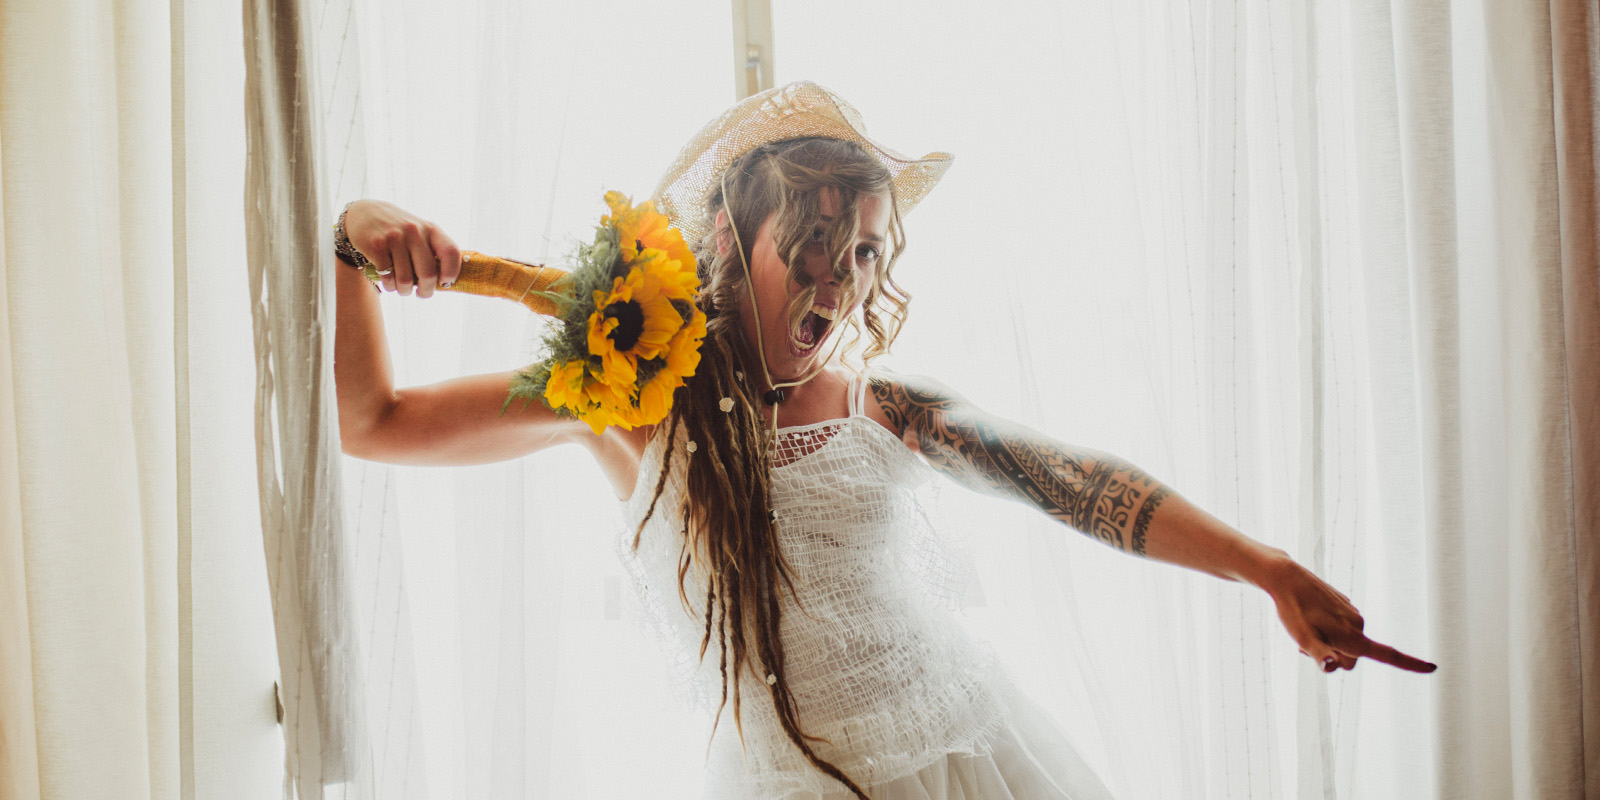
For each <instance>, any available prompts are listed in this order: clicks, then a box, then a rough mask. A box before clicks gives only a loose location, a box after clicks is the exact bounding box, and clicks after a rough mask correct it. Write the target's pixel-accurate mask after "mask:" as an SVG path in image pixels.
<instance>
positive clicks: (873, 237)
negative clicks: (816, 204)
mask: <svg viewBox="0 0 1600 800" xmlns="http://www.w3.org/2000/svg"><path fill="white" fill-rule="evenodd" d="M818 216H820V217H822V221H823V222H832V221H833V217H830V216H828V215H827V214H820V215H818ZM861 238H863V239H866V240H867V241H869V242H872V243H873V244H883V237H882V236H879V235H878V234H876V233H868V234H863V235H862V237H861Z"/></svg>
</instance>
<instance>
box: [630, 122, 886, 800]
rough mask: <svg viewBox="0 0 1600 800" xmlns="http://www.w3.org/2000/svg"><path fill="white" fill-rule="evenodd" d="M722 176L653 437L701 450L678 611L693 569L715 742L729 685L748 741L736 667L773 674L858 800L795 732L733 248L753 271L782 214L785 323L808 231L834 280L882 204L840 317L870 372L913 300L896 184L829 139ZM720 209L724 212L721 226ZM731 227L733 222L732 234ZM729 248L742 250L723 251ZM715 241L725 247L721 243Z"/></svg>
mask: <svg viewBox="0 0 1600 800" xmlns="http://www.w3.org/2000/svg"><path fill="white" fill-rule="evenodd" d="M725 177H726V180H725V182H724V184H723V187H725V190H726V191H727V192H728V194H729V196H730V198H731V201H730V200H729V198H724V197H723V195H722V192H723V191H724V189H723V188H722V187H719V188H718V189H717V191H716V192H715V193H714V194H713V195H712V196H711V198H710V199H709V200H708V202H707V205H706V208H705V213H706V215H707V220H708V221H709V222H710V223H711V224H709V225H708V230H709V232H708V233H707V234H706V235H705V237H704V238H703V239H702V240H701V241H700V242H698V243H695V245H694V249H695V255H696V258H697V261H698V271H699V276H700V281H701V291H700V295H699V300H698V303H699V305H700V307H701V309H702V310H703V311H705V314H706V338H705V343H704V344H703V345H702V348H701V359H700V366H699V368H698V370H697V372H696V374H695V376H694V377H693V378H691V379H689V380H688V381H687V382H686V383H685V385H684V386H683V387H681V388H679V389H678V390H677V394H676V396H675V397H674V398H673V405H672V413H671V414H670V415H669V416H668V418H667V419H666V420H665V421H663V422H662V423H661V425H660V427H659V428H658V429H657V431H656V435H665V436H666V437H667V440H666V441H667V442H668V443H669V444H670V443H671V442H673V441H675V437H676V435H677V433H678V428H679V427H680V426H681V427H683V428H684V429H685V430H686V432H687V433H688V438H689V439H690V440H692V441H694V442H697V443H699V447H700V452H699V453H698V454H697V456H696V457H695V458H692V459H690V460H689V462H688V469H687V472H688V475H687V479H688V480H687V484H688V485H687V486H686V487H685V492H684V494H683V498H684V499H683V504H682V507H681V508H679V509H675V511H676V513H677V514H678V515H679V516H680V517H681V521H682V527H681V530H683V531H685V534H684V539H683V542H682V548H681V550H680V556H679V560H678V593H679V596H680V598H681V599H682V600H683V603H684V606H685V608H692V607H693V606H692V604H691V603H690V602H689V597H688V594H687V592H686V590H685V588H684V586H685V582H686V579H687V577H688V574H689V571H690V570H691V569H694V570H696V571H697V572H698V573H699V574H701V575H704V576H705V577H706V587H707V589H706V597H705V601H706V603H705V635H704V637H702V639H701V641H700V658H701V659H702V660H703V659H704V658H705V655H706V650H707V647H708V646H709V645H710V643H711V640H712V638H713V637H715V638H716V640H717V643H718V652H719V653H720V664H719V669H720V670H721V673H722V701H721V703H720V704H719V705H718V706H717V716H716V720H715V721H714V722H713V723H712V732H713V734H715V732H716V726H717V724H718V723H720V721H721V719H722V711H723V709H725V708H726V707H727V704H728V695H729V686H730V685H731V686H732V695H733V716H734V723H735V725H736V726H738V729H739V736H740V738H741V740H742V739H743V736H744V726H743V724H742V723H741V722H740V717H739V707H740V699H741V698H740V696H739V681H738V677H737V676H738V673H739V671H740V670H741V669H743V668H744V667H746V666H748V667H749V668H750V669H751V670H752V672H753V674H755V675H757V676H765V675H772V676H775V677H776V681H774V682H773V683H771V684H770V685H769V686H768V692H769V694H770V695H771V698H772V703H773V706H774V708H775V709H776V710H777V714H778V719H779V721H780V722H781V723H782V725H783V729H784V731H785V732H786V733H787V734H788V735H789V739H790V740H791V741H793V742H794V744H795V746H796V747H798V748H800V751H801V752H802V753H804V754H805V756H806V758H807V759H809V760H810V762H811V763H812V764H813V765H815V766H816V767H817V769H819V770H821V771H822V772H824V773H826V774H828V775H830V776H832V777H833V778H835V779H837V780H838V781H839V782H841V783H843V784H844V785H845V786H847V787H849V789H850V790H851V791H852V792H854V793H855V794H856V796H857V797H861V798H866V794H865V793H864V792H863V791H862V789H861V787H860V786H857V785H856V783H855V782H854V781H852V780H851V779H850V778H849V777H848V776H846V775H845V774H844V772H843V771H841V770H840V769H839V768H838V767H836V766H834V765H833V764H832V763H829V762H828V761H826V760H824V759H823V758H821V757H820V756H818V755H817V753H816V751H814V750H813V749H812V748H811V745H810V744H809V742H825V741H826V740H823V739H820V738H818V737H814V736H808V735H806V734H805V733H804V732H803V731H802V730H801V728H800V711H801V710H800V708H799V707H798V705H797V703H796V701H795V698H794V695H793V694H791V693H790V691H789V682H788V679H787V677H786V676H785V674H784V655H783V640H782V638H781V637H780V636H779V630H780V623H781V622H782V605H781V603H780V602H779V595H778V593H779V591H780V589H782V588H786V589H787V591H788V592H789V594H790V596H791V597H793V598H794V599H795V602H796V603H797V604H798V603H799V602H800V599H799V595H798V594H797V593H796V592H795V590H794V583H793V579H792V577H793V576H792V573H791V571H790V567H789V565H788V563H787V562H786V561H785V559H784V557H783V552H782V548H781V547H780V545H779V536H778V532H777V530H776V528H775V525H774V524H773V515H772V504H771V495H770V493H769V492H770V487H771V480H770V476H771V473H770V467H771V461H770V457H771V450H772V445H773V442H771V441H770V440H769V435H768V433H767V431H766V429H765V428H764V427H763V423H762V419H761V412H760V407H759V406H758V405H757V403H759V402H761V400H760V395H761V393H762V390H763V388H764V387H763V385H762V383H761V376H762V374H763V372H762V369H761V361H760V355H759V354H758V353H757V352H756V351H755V350H754V349H752V348H753V347H759V346H760V345H759V344H758V343H751V342H747V341H745V337H744V335H743V333H742V331H741V328H740V325H739V319H740V313H739V309H740V301H741V298H743V297H744V296H745V295H746V293H747V292H748V291H749V290H748V289H747V287H746V283H747V282H746V280H745V267H744V265H743V264H741V263H740V260H739V258H740V253H739V251H740V250H742V251H743V258H744V260H745V263H746V264H748V263H750V260H751V259H752V257H753V251H754V248H755V243H756V234H757V232H758V231H759V230H760V228H761V225H762V224H763V223H764V222H765V221H766V219H767V218H768V217H769V216H771V215H776V217H775V218H774V220H773V225H772V238H773V243H774V244H775V245H776V248H777V252H778V254H779V255H780V256H781V257H782V258H783V260H784V263H785V264H787V266H788V276H789V279H790V280H792V281H794V282H795V283H798V284H799V285H800V287H801V291H800V292H799V293H798V294H797V295H796V296H795V297H793V298H791V299H790V301H789V304H788V306H787V307H786V309H785V317H786V318H787V322H788V324H789V325H790V326H791V329H792V328H793V327H794V326H796V325H798V324H799V321H800V319H801V318H802V317H803V316H804V315H805V313H806V311H807V310H809V309H810V308H811V303H812V298H813V297H814V296H815V291H816V287H815V285H814V284H813V281H812V279H811V277H810V275H809V274H808V273H807V272H806V271H805V270H804V269H802V265H803V252H804V250H805V248H806V247H807V246H808V245H809V244H810V243H811V242H812V241H813V238H812V237H813V232H814V231H815V230H817V229H819V228H820V229H822V230H823V231H824V234H823V236H822V240H821V242H822V245H823V247H824V248H825V252H826V253H827V254H828V256H829V259H830V263H832V264H833V265H834V267H833V271H834V277H835V278H837V279H840V280H841V281H842V280H844V279H845V278H846V277H848V276H849V274H850V271H851V269H852V268H853V266H854V263H855V261H854V258H853V254H852V252H851V251H850V249H849V248H850V247H851V245H852V243H853V242H854V241H855V238H856V236H857V234H858V232H859V230H860V226H861V218H860V212H859V210H858V206H857V200H858V198H859V197H860V196H861V195H873V194H881V195H885V196H887V197H888V198H889V204H890V224H889V243H888V252H887V253H886V257H885V258H881V259H880V260H879V263H878V269H877V270H876V271H875V279H874V280H873V282H872V285H871V286H869V287H867V289H866V294H865V296H864V297H863V298H862V311H861V314H860V322H859V323H858V322H857V320H856V315H852V316H851V317H850V318H849V320H848V321H847V322H846V323H845V326H846V327H847V328H848V329H849V332H850V338H849V340H848V344H847V346H846V348H845V350H846V352H847V353H848V352H851V351H853V349H854V347H855V345H856V344H857V343H858V342H859V341H860V339H861V336H862V333H861V328H862V327H865V328H866V336H867V338H868V339H869V340H870V342H869V345H868V347H867V349H866V351H865V352H864V353H863V354H862V357H861V358H862V362H863V364H865V363H866V362H869V361H871V360H872V359H873V358H875V357H877V356H879V355H881V354H883V353H886V352H888V350H889V347H890V345H891V344H893V342H894V339H895V337H896V336H897V335H898V334H899V332H900V327H901V325H902V324H903V323H904V322H905V318H906V309H907V306H908V305H909V303H910V299H911V298H910V296H909V295H908V294H906V292H905V291H904V290H902V289H901V288H900V286H899V285H898V284H896V283H895V282H894V279H893V276H892V273H893V271H894V264H895V262H896V261H897V260H898V259H899V257H900V254H901V253H902V252H903V251H904V248H905V234H904V230H903V229H902V227H901V224H900V212H899V209H898V207H897V206H896V204H895V199H894V184H893V182H892V180H891V176H890V174H889V171H888V169H886V168H885V167H884V166H883V164H882V163H880V162H879V161H878V160H877V159H876V158H874V157H873V156H872V155H870V154H869V153H867V152H866V151H865V150H863V149H862V148H861V147H860V146H859V145H856V144H855V143H853V142H847V141H842V140H839V139H826V138H804V139H790V140H786V141H782V142H777V143H774V144H768V145H763V146H761V147H759V148H757V149H755V150H754V151H752V152H750V153H749V154H747V155H745V156H743V157H741V158H740V159H739V160H737V161H735V162H734V163H733V164H732V165H731V166H730V167H729V168H728V171H727V172H726V173H725ZM824 188H832V189H833V190H835V191H837V192H838V198H839V201H840V208H839V214H838V215H836V216H835V217H834V219H833V221H832V222H825V221H823V220H822V212H821V208H820V195H821V193H822V190H823V189H824ZM730 206H731V207H730ZM724 210H728V211H729V212H730V213H729V214H727V215H723V216H722V218H721V219H719V218H718V214H719V212H721V211H724ZM731 225H737V226H738V231H737V233H738V235H737V237H735V236H734V235H733V233H734V231H733V230H732V228H731V227H730V226H731ZM735 241H737V242H738V243H739V245H740V246H739V247H734V246H731V244H732V243H733V242H735ZM719 242H722V243H726V244H724V246H721V247H719V246H718V244H719ZM841 335H843V331H841ZM724 397H731V398H733V400H734V404H733V410H732V411H731V412H724V411H722V409H721V408H720V407H719V405H718V403H719V401H720V400H721V399H722V398H724ZM676 450H677V448H675V447H670V446H669V447H667V448H666V455H665V456H664V457H663V459H662V465H661V474H660V477H659V478H658V479H657V481H656V486H655V493H654V495H653V496H652V497H651V499H650V507H649V509H648V510H647V511H646V512H645V515H644V519H643V520H641V521H640V523H639V529H638V530H637V531H636V532H635V534H634V540H633V546H634V548H635V549H637V548H638V546H639V540H640V537H641V536H642V535H643V533H644V527H645V523H646V522H648V521H649V520H650V517H651V516H652V515H654V514H655V512H656V503H657V501H658V500H660V498H661V492H662V490H663V489H664V488H665V487H666V483H667V476H668V475H669V474H670V472H671V469H672V459H673V457H674V455H675V452H674V451H676ZM730 671H731V672H732V673H733V676H734V677H732V678H730V677H729V673H730Z"/></svg>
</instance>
